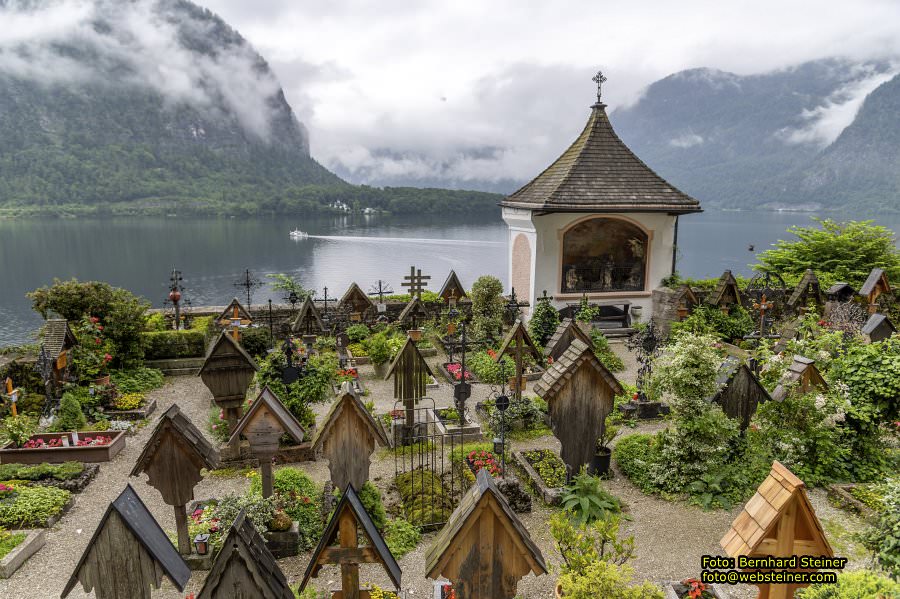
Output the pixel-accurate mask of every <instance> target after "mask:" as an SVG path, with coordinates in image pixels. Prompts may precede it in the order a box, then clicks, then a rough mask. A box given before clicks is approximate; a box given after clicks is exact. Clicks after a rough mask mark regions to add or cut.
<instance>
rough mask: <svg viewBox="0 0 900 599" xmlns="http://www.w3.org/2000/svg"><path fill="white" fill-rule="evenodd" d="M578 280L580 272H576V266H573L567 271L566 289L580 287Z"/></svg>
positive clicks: (573, 289)
mask: <svg viewBox="0 0 900 599" xmlns="http://www.w3.org/2000/svg"><path fill="white" fill-rule="evenodd" d="M578 282H579V277H578V273H576V272H575V268H574V267H572V268H570V269H569V272H567V273H566V291H575V290H576V289H578Z"/></svg>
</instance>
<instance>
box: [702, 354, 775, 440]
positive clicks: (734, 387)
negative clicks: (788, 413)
mask: <svg viewBox="0 0 900 599" xmlns="http://www.w3.org/2000/svg"><path fill="white" fill-rule="evenodd" d="M716 386H717V391H716V392H715V393H713V394H712V395H710V396H709V397H707V398H706V401H707V402H708V403H717V404H719V405H720V406H721V407H722V411H723V412H725V415H726V416H728V417H729V418H733V419H735V420H738V421H740V424H741V430H742V431H744V430H747V427H748V426H750V418H751V417H752V416H753V414H755V413H756V408H757V406H758V405H759V404H761V403H763V402H766V401H771V399H772V396H771V395H769V392H768V391H766V388H765V387H763V385H762V383H760V382H759V379H758V378H756V375H755V374H753V371H752V370H750V368H749V367H748V366H747V364H746V363H744V362H742V361H741V360H739V359H738V358H735V357H734V356H729V357H728V358H725V361H724V362H722V365H721V366H720V367H719V374H718V376H717V378H716Z"/></svg>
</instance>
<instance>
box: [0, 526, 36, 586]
mask: <svg viewBox="0 0 900 599" xmlns="http://www.w3.org/2000/svg"><path fill="white" fill-rule="evenodd" d="M22 532H25V533H26V537H25V538H24V539H23V540H22V542H21V543H19V544H18V545H17V546H16V548H15V549H13V550H12V551H10V552H9V553H7V554H6V557H4V558H3V559H2V560H0V578H9V577H10V576H12V575H13V573H14V572H15V571H16V570H18V569H19V568H21V567H22V564H24V563H25V562H26V561H27V560H28V558H29V557H31V556H32V555H34V554H35V553H37V552H38V550H39V549H40V548H41V547H43V546H44V543H46V542H47V533H46V532H45V531H43V530H27V531H22Z"/></svg>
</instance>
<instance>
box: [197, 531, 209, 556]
mask: <svg viewBox="0 0 900 599" xmlns="http://www.w3.org/2000/svg"><path fill="white" fill-rule="evenodd" d="M194 548H195V549H196V550H197V555H206V554H207V553H209V535H207V534H199V535H197V536H196V537H194Z"/></svg>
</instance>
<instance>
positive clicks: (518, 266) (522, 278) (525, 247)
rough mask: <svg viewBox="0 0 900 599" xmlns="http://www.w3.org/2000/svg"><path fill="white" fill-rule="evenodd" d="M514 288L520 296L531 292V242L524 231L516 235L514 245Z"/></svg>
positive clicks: (528, 294) (526, 295)
mask: <svg viewBox="0 0 900 599" xmlns="http://www.w3.org/2000/svg"><path fill="white" fill-rule="evenodd" d="M511 266H512V277H511V279H512V281H511V282H512V288H513V289H515V290H516V295H517V296H518V297H520V298H523V297H528V296H530V294H531V243H530V242H529V241H528V237H526V236H525V235H524V234H523V233H519V234H518V235H516V238H515V239H514V240H513V246H512V265H511Z"/></svg>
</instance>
